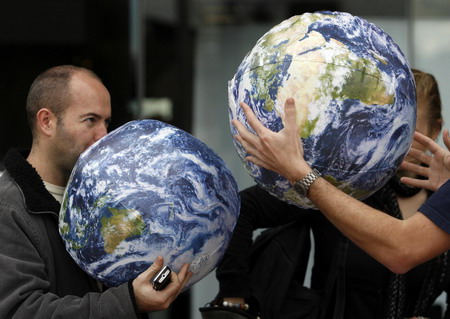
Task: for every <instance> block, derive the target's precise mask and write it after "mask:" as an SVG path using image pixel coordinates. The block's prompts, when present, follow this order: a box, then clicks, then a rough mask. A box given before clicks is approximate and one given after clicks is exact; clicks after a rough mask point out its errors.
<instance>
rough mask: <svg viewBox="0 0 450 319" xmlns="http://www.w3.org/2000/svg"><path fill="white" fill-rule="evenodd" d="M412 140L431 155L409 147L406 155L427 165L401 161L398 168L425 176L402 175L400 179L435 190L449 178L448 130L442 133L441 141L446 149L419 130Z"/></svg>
mask: <svg viewBox="0 0 450 319" xmlns="http://www.w3.org/2000/svg"><path fill="white" fill-rule="evenodd" d="M414 140H415V141H416V142H418V143H419V144H421V145H422V146H424V147H425V149H426V150H428V151H430V152H431V155H429V154H427V153H425V152H423V151H421V150H418V149H416V148H411V150H410V151H409V153H408V156H410V157H412V158H414V159H416V160H417V161H419V163H423V164H426V165H427V167H424V166H421V165H420V164H414V163H410V162H406V161H403V163H402V165H401V166H400V168H401V169H404V170H407V171H410V172H412V173H415V174H417V175H420V176H423V177H426V179H419V178H412V177H402V178H401V181H402V182H403V183H405V184H408V185H410V186H414V187H420V188H425V189H428V190H431V191H436V190H437V189H438V188H439V187H441V186H442V184H444V183H445V182H446V181H447V180H449V179H450V152H449V151H448V150H450V136H449V133H448V130H444V133H443V141H444V144H445V146H446V147H447V149H448V150H445V149H443V148H442V147H440V146H439V144H437V143H436V142H435V141H433V140H432V139H431V138H429V137H427V136H425V135H423V134H421V133H419V132H415V133H414Z"/></svg>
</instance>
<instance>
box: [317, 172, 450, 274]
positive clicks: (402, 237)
mask: <svg viewBox="0 0 450 319" xmlns="http://www.w3.org/2000/svg"><path fill="white" fill-rule="evenodd" d="M309 198H310V199H311V200H312V201H313V202H314V203H315V205H316V206H317V208H319V209H320V211H321V212H322V213H323V214H324V215H325V216H326V217H327V218H328V219H329V220H330V221H331V222H332V223H333V224H334V225H335V226H336V227H337V228H338V229H339V230H341V231H342V232H343V233H344V234H345V235H346V236H347V237H348V238H349V239H350V240H352V241H353V242H354V243H355V244H357V245H358V246H360V247H361V248H362V249H363V250H365V251H366V252H367V253H368V254H370V255H371V256H372V257H373V258H375V259H376V260H378V261H379V262H380V263H382V264H384V265H385V266H386V267H388V268H389V269H390V270H392V271H393V272H396V273H404V272H406V271H408V270H409V269H411V268H412V267H414V266H416V265H418V264H420V263H422V262H424V261H426V260H428V259H430V258H432V257H433V256H435V255H437V254H439V253H440V252H441V250H442V251H444V250H445V248H446V247H445V242H443V243H444V246H442V247H441V246H436V245H434V246H433V244H431V247H430V245H428V243H430V242H428V243H427V242H424V241H427V240H430V241H431V240H433V241H434V243H436V240H435V238H429V239H428V238H427V236H429V233H430V231H429V230H430V228H434V227H436V226H435V225H434V224H433V223H432V222H431V221H429V220H428V219H427V218H426V217H425V216H423V215H422V214H416V215H420V216H415V217H414V218H412V219H411V220H406V221H405V220H399V219H396V218H394V217H392V216H390V215H387V214H385V213H383V212H381V211H379V210H376V209H374V208H372V207H370V206H367V205H365V204H364V203H362V202H360V201H358V200H356V199H354V198H352V197H350V196H349V195H347V194H345V193H343V192H341V191H340V190H338V189H337V188H335V187H333V186H332V185H331V184H329V183H328V182H327V181H326V180H324V179H323V178H320V179H318V180H317V181H316V182H314V183H313V185H312V186H311V189H310V190H309ZM408 224H409V225H408ZM432 233H433V232H432ZM441 233H442V232H440V231H439V234H441ZM438 242H439V243H440V242H442V241H438ZM431 243H432V242H431Z"/></svg>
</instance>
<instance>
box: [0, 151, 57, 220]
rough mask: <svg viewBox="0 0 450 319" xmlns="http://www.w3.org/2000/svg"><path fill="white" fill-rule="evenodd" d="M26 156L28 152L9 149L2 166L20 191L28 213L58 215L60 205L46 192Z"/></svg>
mask: <svg viewBox="0 0 450 319" xmlns="http://www.w3.org/2000/svg"><path fill="white" fill-rule="evenodd" d="M28 154H29V151H28V150H17V149H10V150H9V151H8V152H7V153H6V155H5V157H4V159H3V164H4V166H5V168H6V170H7V171H8V173H9V174H10V175H11V177H12V178H13V179H14V181H15V182H16V183H17V184H18V185H19V187H20V188H21V189H22V192H23V194H24V196H25V205H26V206H27V208H28V209H29V210H30V211H33V212H40V211H53V212H55V213H57V214H58V213H59V209H60V207H61V205H60V204H59V202H58V201H57V200H56V199H55V198H54V197H53V196H52V195H51V194H50V193H49V192H48V191H47V189H46V188H45V186H44V182H43V181H42V179H41V177H40V176H39V174H38V172H37V171H36V169H35V168H34V167H33V166H31V165H30V163H28V162H27V160H26V158H27V157H28Z"/></svg>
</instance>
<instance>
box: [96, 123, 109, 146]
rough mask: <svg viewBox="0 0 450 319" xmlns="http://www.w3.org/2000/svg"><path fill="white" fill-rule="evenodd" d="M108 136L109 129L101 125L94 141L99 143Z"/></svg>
mask: <svg viewBox="0 0 450 319" xmlns="http://www.w3.org/2000/svg"><path fill="white" fill-rule="evenodd" d="M106 134H108V127H107V125H105V124H102V125H99V127H98V128H97V130H96V132H95V136H94V139H95V141H96V142H97V141H98V140H99V139H101V138H102V137H103V136H105V135H106Z"/></svg>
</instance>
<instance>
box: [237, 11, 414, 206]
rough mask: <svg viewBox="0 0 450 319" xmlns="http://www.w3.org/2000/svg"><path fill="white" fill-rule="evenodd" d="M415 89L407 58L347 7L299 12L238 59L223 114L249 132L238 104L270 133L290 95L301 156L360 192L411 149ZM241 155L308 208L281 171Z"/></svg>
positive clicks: (266, 184)
mask: <svg viewBox="0 0 450 319" xmlns="http://www.w3.org/2000/svg"><path fill="white" fill-rule="evenodd" d="M415 94H416V93H415V83H414V77H413V75H412V72H411V71H410V67H409V65H408V62H407V60H406V58H405V56H404V55H403V53H402V52H401V50H400V48H399V47H398V46H397V45H396V44H395V43H394V42H393V40H392V39H391V37H390V36H389V35H387V34H386V33H385V32H383V31H382V30H381V29H380V28H378V27H377V26H375V25H374V24H371V23H369V22H367V21H366V20H363V19H361V18H359V17H356V16H352V15H350V14H348V13H342V12H317V13H305V14H302V15H299V16H294V17H292V18H290V19H288V20H285V21H283V22H281V23H280V24H278V25H277V26H275V27H273V28H272V29H271V30H269V31H268V32H267V33H266V34H264V35H263V36H262V37H261V38H260V39H259V40H258V41H257V43H256V45H255V46H254V48H253V49H252V50H251V51H250V52H249V53H248V54H247V56H246V57H245V58H244V60H243V61H242V63H241V64H240V66H239V68H238V70H237V72H236V74H235V76H234V77H233V79H232V80H231V81H230V82H229V85H228V96H229V116H230V121H231V120H233V119H237V120H239V121H240V122H241V123H243V125H244V126H245V127H247V129H248V130H250V131H253V130H252V129H251V127H250V126H249V125H248V123H247V120H246V118H245V114H244V113H243V111H242V109H241V108H240V107H239V103H240V102H245V103H247V104H248V105H249V106H250V107H251V109H252V110H253V112H254V113H255V115H256V116H257V118H258V119H259V120H260V121H261V122H262V123H263V125H264V126H265V127H267V128H269V129H271V130H272V131H275V132H278V131H280V130H281V129H282V128H283V117H284V103H285V101H286V99H287V98H289V97H293V98H294V99H295V102H296V109H297V125H298V127H299V135H300V136H299V138H301V139H302V141H303V145H304V157H305V160H306V161H307V162H308V164H309V165H310V166H312V167H314V168H316V169H317V170H318V171H319V172H320V173H321V174H322V175H323V177H324V178H326V179H327V180H328V181H329V182H331V183H332V184H334V185H335V186H337V187H338V188H339V189H341V190H342V191H344V192H346V193H347V194H349V195H351V196H353V197H355V198H357V199H363V198H365V197H367V196H369V195H371V194H372V193H374V192H375V191H376V190H378V189H379V188H380V187H382V186H383V185H384V184H385V183H386V182H387V181H388V180H389V179H390V178H391V177H392V175H393V174H394V173H395V172H396V170H397V168H398V166H399V165H400V163H401V162H402V160H403V158H404V157H405V155H406V153H407V152H408V150H409V147H410V145H411V142H412V138H413V134H414V129H415V123H416V95H415ZM231 130H232V134H233V135H234V134H237V131H236V129H235V128H234V127H233V126H231ZM235 147H236V150H237V152H238V154H239V156H240V157H241V159H244V158H245V157H246V155H247V154H246V152H245V150H244V149H243V147H242V146H241V145H240V144H239V143H237V142H236V141H235ZM243 162H244V165H245V166H246V168H247V170H248V172H249V173H250V175H251V176H252V177H253V178H254V180H255V181H256V182H257V183H258V184H259V185H260V186H262V187H263V188H264V189H266V190H267V191H268V192H269V193H271V194H272V195H274V196H276V197H277V198H279V199H281V200H284V201H286V202H288V203H291V204H294V205H297V206H299V207H303V208H315V207H314V205H313V204H312V203H311V202H310V201H309V200H308V199H307V198H305V197H302V196H300V195H299V194H298V193H296V192H295V191H294V190H293V188H292V187H291V184H290V183H289V182H288V181H287V180H286V179H285V178H283V177H282V176H280V175H278V174H276V173H274V172H271V171H268V170H266V169H264V168H261V167H259V166H257V165H255V164H253V163H250V162H246V161H243Z"/></svg>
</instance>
